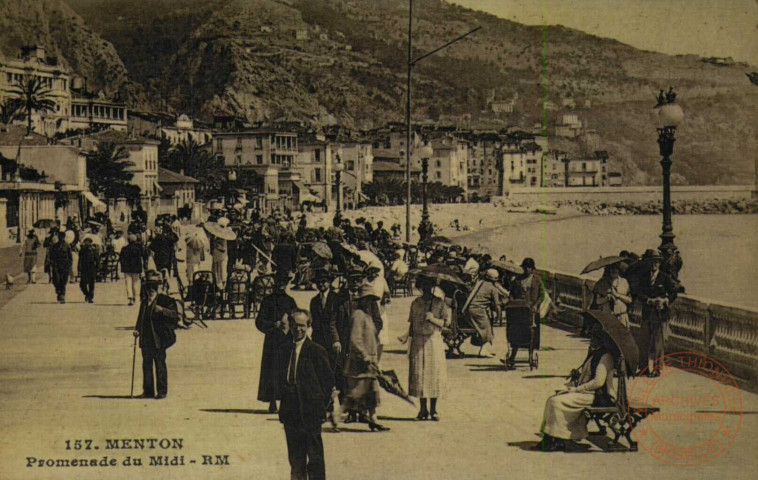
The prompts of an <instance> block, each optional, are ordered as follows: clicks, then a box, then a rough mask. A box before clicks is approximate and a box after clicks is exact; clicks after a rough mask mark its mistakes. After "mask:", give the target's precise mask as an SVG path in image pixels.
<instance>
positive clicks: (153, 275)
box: [145, 270, 163, 284]
mask: <svg viewBox="0 0 758 480" xmlns="http://www.w3.org/2000/svg"><path fill="white" fill-rule="evenodd" d="M158 283H163V275H161V274H160V273H158V272H156V271H155V270H148V272H147V273H146V274H145V284H158Z"/></svg>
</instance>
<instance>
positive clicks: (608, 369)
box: [536, 323, 620, 452]
mask: <svg viewBox="0 0 758 480" xmlns="http://www.w3.org/2000/svg"><path fill="white" fill-rule="evenodd" d="M589 334H590V349H589V352H588V353H587V358H586V359H585V360H584V363H583V364H582V366H581V367H579V369H578V371H576V370H574V371H572V375H571V380H570V381H569V383H568V389H567V390H565V391H562V392H558V393H556V394H555V395H553V396H551V397H550V398H548V399H547V402H546V403H545V418H544V420H543V421H542V433H543V437H542V441H541V442H540V443H538V444H537V447H536V448H537V450H540V451H543V452H555V451H560V450H565V449H566V444H567V442H568V441H570V440H573V441H577V440H581V439H583V438H585V437H587V419H586V418H585V416H584V414H583V411H584V409H585V408H588V407H592V406H612V405H614V399H613V398H612V397H611V395H610V394H611V392H614V390H613V371H614V365H616V361H617V359H618V358H619V355H620V353H619V350H618V348H617V347H616V345H615V344H614V343H613V341H612V340H611V339H610V337H608V335H607V334H606V333H605V332H604V331H603V327H602V326H601V325H600V324H599V323H593V324H592V326H591V327H590V331H589Z"/></svg>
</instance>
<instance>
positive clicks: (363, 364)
mask: <svg viewBox="0 0 758 480" xmlns="http://www.w3.org/2000/svg"><path fill="white" fill-rule="evenodd" d="M357 298H358V300H357V302H356V308H355V310H354V311H353V313H352V316H351V318H350V347H349V349H348V355H347V360H346V362H345V367H344V370H343V373H344V375H345V382H346V392H345V397H346V398H345V408H344V410H346V411H351V412H361V411H365V410H368V413H369V418H368V426H369V428H370V429H371V431H372V432H373V431H379V432H382V431H386V430H389V428H388V427H385V426H383V425H381V424H379V423H378V422H377V418H376V407H377V406H378V405H379V384H378V382H377V376H378V371H379V368H378V366H377V363H378V361H379V352H378V348H377V334H376V327H375V326H374V320H373V318H372V315H371V312H372V309H373V306H374V305H376V302H378V301H379V297H377V296H376V294H375V293H374V289H373V288H372V287H371V286H370V285H367V284H363V285H362V286H361V287H360V290H359V292H358V295H357Z"/></svg>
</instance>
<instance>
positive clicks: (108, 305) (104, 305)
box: [93, 302, 129, 307]
mask: <svg viewBox="0 0 758 480" xmlns="http://www.w3.org/2000/svg"><path fill="white" fill-rule="evenodd" d="M93 305H94V306H96V307H128V306H129V305H128V304H126V303H97V302H95V303H93Z"/></svg>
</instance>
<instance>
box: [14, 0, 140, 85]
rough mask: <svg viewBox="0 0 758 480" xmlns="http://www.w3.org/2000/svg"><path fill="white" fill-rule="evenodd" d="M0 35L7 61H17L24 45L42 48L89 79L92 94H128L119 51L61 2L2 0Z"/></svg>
mask: <svg viewBox="0 0 758 480" xmlns="http://www.w3.org/2000/svg"><path fill="white" fill-rule="evenodd" d="M0 32H1V33H0V54H2V55H3V56H5V57H7V58H16V57H17V56H18V54H19V52H20V49H21V47H22V46H24V45H34V44H41V45H43V46H44V47H45V50H46V53H47V55H48V56H57V57H58V59H59V61H60V62H61V63H62V64H63V65H64V66H66V67H68V68H70V69H71V71H72V72H74V73H75V74H76V75H79V76H82V77H87V82H88V83H87V85H88V88H89V89H90V90H94V91H97V90H101V89H102V90H103V91H104V92H105V93H106V94H107V95H115V94H116V93H117V92H120V93H122V94H126V93H128V92H127V90H126V87H127V84H128V79H127V74H126V67H124V64H123V62H122V61H121V59H120V58H119V56H118V53H117V52H116V49H115V48H114V47H113V45H112V44H111V43H109V42H107V41H105V40H103V39H102V38H101V37H100V36H99V35H98V34H97V33H95V32H93V31H92V29H91V28H90V27H89V26H88V25H87V24H86V23H85V22H84V20H82V18H81V17H80V16H79V15H78V14H77V13H76V12H75V11H74V10H72V9H71V7H69V6H68V5H67V4H66V3H65V2H63V1H62V0H0Z"/></svg>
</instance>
